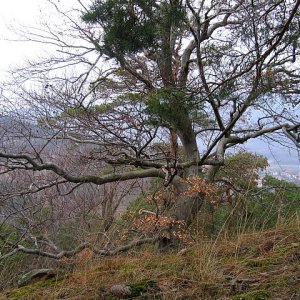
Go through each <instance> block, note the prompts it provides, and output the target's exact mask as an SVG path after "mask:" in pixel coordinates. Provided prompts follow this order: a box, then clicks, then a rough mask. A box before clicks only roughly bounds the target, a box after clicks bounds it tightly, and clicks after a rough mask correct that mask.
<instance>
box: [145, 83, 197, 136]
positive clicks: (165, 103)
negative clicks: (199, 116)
mask: <svg viewBox="0 0 300 300" xmlns="http://www.w3.org/2000/svg"><path fill="white" fill-rule="evenodd" d="M194 102H195V100H194V98H193V97H191V96H187V95H186V94H185V93H183V92H182V91H178V90H171V89H167V88H163V89H160V90H156V91H155V92H153V93H151V94H150V95H149V98H148V100H147V102H146V109H145V112H146V113H147V114H149V115H150V116H151V117H152V119H151V122H153V123H157V124H161V123H164V124H165V125H168V126H170V127H173V128H175V129H180V130H182V129H183V128H185V126H186V124H187V123H188V122H187V121H188V120H187V118H188V114H189V112H191V111H192V110H193V107H194V105H193V103H194Z"/></svg>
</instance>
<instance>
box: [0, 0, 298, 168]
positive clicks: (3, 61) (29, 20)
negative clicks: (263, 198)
mask: <svg viewBox="0 0 300 300" xmlns="http://www.w3.org/2000/svg"><path fill="white" fill-rule="evenodd" d="M54 1H57V2H60V4H62V3H63V4H64V5H70V4H71V5H74V4H75V3H76V0H54ZM87 1H88V0H86V1H83V2H85V3H86V2H87ZM49 8H50V7H49V4H47V0H9V1H5V0H0V49H1V51H0V80H2V79H3V78H5V71H6V70H8V69H9V67H14V66H20V65H22V62H24V61H25V60H26V58H29V59H30V58H34V57H36V56H37V55H38V54H39V53H41V52H42V51H43V45H42V44H33V43H28V42H27V43H25V42H13V41H8V40H9V39H13V38H15V36H14V34H13V33H12V32H11V31H10V30H9V28H8V27H9V26H13V27H18V26H24V27H27V26H39V22H41V20H42V18H48V17H51V18H54V19H55V17H56V16H55V11H54V10H51V9H49ZM44 49H45V46H44ZM249 149H251V150H252V151H256V152H259V153H260V154H263V155H265V156H267V157H268V158H269V160H272V162H273V163H272V164H273V165H274V164H276V160H277V161H278V162H279V163H280V164H281V165H285V164H289V165H294V166H297V167H298V166H299V160H298V156H297V153H296V151H292V152H288V151H286V150H284V149H280V148H277V147H271V151H270V149H269V147H268V145H266V144H265V143H262V142H259V141H252V142H251V143H250V145H249Z"/></svg>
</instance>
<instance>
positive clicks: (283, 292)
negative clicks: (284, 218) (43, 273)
mask: <svg viewBox="0 0 300 300" xmlns="http://www.w3.org/2000/svg"><path fill="white" fill-rule="evenodd" d="M272 244H273V245H274V246H273V248H272V249H269V248H270V247H268V246H270V245H271V246H272ZM143 279H151V280H154V281H156V282H157V283H158V285H159V287H160V297H155V296H154V294H152V295H150V296H148V298H147V297H144V298H142V297H139V298H135V299H172V300H173V299H186V300H187V299H207V300H209V299H219V300H221V299H223V300H225V299H232V300H238V299H246V300H259V299H272V300H274V299H278V300H279V299H282V300H285V299H286V300H288V299H289V300H296V299H300V223H299V221H298V222H294V223H293V224H289V226H286V227H281V228H277V229H276V230H275V229H274V230H271V231H264V232H260V233H252V234H244V235H240V236H239V237H238V238H237V239H226V240H225V239H222V240H221V239H219V240H217V241H214V242H211V241H203V240H202V241H201V242H197V243H195V244H194V245H192V246H191V247H189V248H188V249H187V250H185V251H181V252H179V253H168V254H158V253H157V252H154V251H152V250H151V249H149V247H145V248H142V249H136V250H135V251H131V253H127V254H126V255H120V256H116V257H111V258H101V259H98V260H97V259H92V258H91V255H90V253H89V252H88V251H85V252H82V253H81V255H80V257H78V263H77V267H76V268H75V269H74V271H73V272H72V273H69V274H67V275H66V276H65V277H64V278H58V279H57V280H53V279H52V280H48V281H41V282H37V283H35V284H33V285H31V286H27V287H23V288H19V289H12V290H8V291H5V292H3V293H2V294H1V295H0V299H1V300H2V299H47V300H48V299H73V300H75V299H77V300H79V299H84V300H85V299H100V298H99V289H102V291H104V292H101V294H102V295H104V296H103V297H102V299H113V298H111V296H109V294H108V293H106V291H108V290H109V289H110V287H111V286H112V285H114V284H122V283H125V284H133V283H135V282H138V281H140V280H143Z"/></svg>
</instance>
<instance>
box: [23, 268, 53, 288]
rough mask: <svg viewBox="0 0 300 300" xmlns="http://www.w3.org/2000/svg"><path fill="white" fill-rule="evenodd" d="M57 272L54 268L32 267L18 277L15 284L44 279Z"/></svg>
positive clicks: (25, 283)
mask: <svg viewBox="0 0 300 300" xmlns="http://www.w3.org/2000/svg"><path fill="white" fill-rule="evenodd" d="M56 275H57V273H56V272H55V270H54V269H34V270H31V271H30V272H28V273H26V274H24V275H22V276H20V277H19V279H18V281H17V284H18V287H22V286H24V285H28V284H30V283H32V282H35V281H37V280H45V279H49V278H52V277H54V276H56Z"/></svg>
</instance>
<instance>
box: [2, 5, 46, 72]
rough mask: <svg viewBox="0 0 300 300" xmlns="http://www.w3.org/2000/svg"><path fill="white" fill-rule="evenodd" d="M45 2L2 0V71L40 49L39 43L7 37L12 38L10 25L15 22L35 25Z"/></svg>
mask: <svg viewBox="0 0 300 300" xmlns="http://www.w3.org/2000/svg"><path fill="white" fill-rule="evenodd" d="M43 4H45V1H44V0H25V1H24V0H9V1H3V0H2V1H1V4H0V49H1V51H0V72H1V77H2V76H3V71H5V70H7V69H8V67H9V66H13V65H16V64H20V63H21V62H22V61H24V59H25V57H30V56H33V55H35V53H36V52H37V51H38V48H39V47H38V45H30V44H28V43H26V45H24V43H18V42H10V41H7V40H6V39H12V38H13V33H12V32H11V31H10V30H9V29H8V26H13V25H14V24H20V25H24V26H25V25H31V26H32V25H35V23H36V22H37V21H38V19H39V18H40V16H41V12H40V6H42V5H43Z"/></svg>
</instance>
